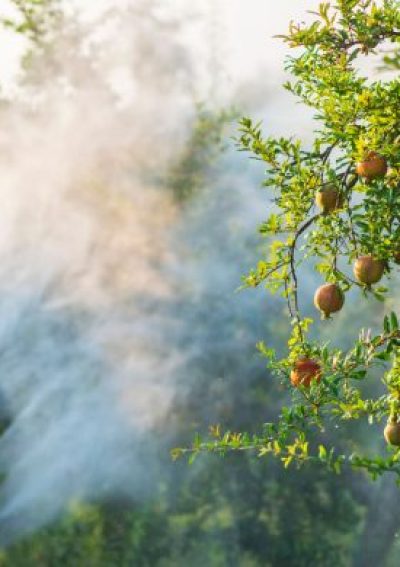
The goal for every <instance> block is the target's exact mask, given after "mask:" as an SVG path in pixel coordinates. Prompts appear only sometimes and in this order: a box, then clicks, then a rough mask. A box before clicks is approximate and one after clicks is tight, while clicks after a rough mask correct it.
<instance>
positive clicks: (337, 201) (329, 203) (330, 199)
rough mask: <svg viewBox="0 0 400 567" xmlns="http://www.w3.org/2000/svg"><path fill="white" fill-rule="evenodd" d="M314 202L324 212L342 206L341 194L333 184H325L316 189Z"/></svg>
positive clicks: (329, 211)
mask: <svg viewBox="0 0 400 567" xmlns="http://www.w3.org/2000/svg"><path fill="white" fill-rule="evenodd" d="M315 203H316V205H317V207H319V208H320V209H321V211H322V212H323V213H324V214H327V213H331V212H332V211H335V210H336V209H340V208H341V207H342V206H343V195H342V194H341V193H340V192H339V191H338V189H337V188H336V187H335V186H334V185H327V186H326V187H324V188H323V189H320V190H319V191H317V193H316V195H315Z"/></svg>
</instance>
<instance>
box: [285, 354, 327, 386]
mask: <svg viewBox="0 0 400 567" xmlns="http://www.w3.org/2000/svg"><path fill="white" fill-rule="evenodd" d="M312 380H316V381H317V382H319V381H320V380H321V366H320V364H319V363H318V362H317V361H316V360H312V359H311V358H300V359H299V360H297V361H296V362H295V364H294V368H293V369H292V371H291V373H290V381H291V383H292V385H293V386H295V387H296V388H297V387H299V386H300V385H301V386H305V387H306V388H309V386H310V384H311V381H312Z"/></svg>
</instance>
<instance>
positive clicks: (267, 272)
mask: <svg viewBox="0 0 400 567" xmlns="http://www.w3.org/2000/svg"><path fill="white" fill-rule="evenodd" d="M314 15H315V16H316V17H317V19H316V20H315V21H313V22H312V23H311V24H304V23H303V24H301V25H296V24H294V23H291V24H290V28H289V34H288V35H284V36H280V37H282V38H283V40H284V41H285V42H286V43H288V45H289V46H290V47H292V48H301V52H300V54H299V55H297V56H294V57H289V58H288V61H287V70H288V71H290V72H291V74H292V75H293V76H294V80H293V81H292V82H290V81H288V82H287V83H286V84H285V85H284V86H285V88H286V89H287V90H289V91H290V92H291V93H293V94H294V95H295V96H296V97H298V98H299V99H300V100H301V101H302V102H303V103H304V104H306V105H308V106H310V107H312V108H313V109H314V110H315V114H314V120H315V122H316V124H317V125H316V129H315V137H314V141H313V143H312V145H311V147H306V146H305V145H304V144H302V143H301V141H300V140H298V139H295V138H274V137H266V138H265V137H263V134H262V130H261V126H260V124H254V123H253V121H252V120H251V119H250V118H243V119H242V120H241V122H240V132H241V135H240V138H239V140H238V145H239V149H240V150H242V151H246V152H251V153H252V154H253V156H254V157H255V158H257V159H259V160H262V161H263V162H265V163H266V164H267V177H266V180H265V182H264V185H265V186H266V187H268V188H270V190H271V191H272V192H273V195H274V196H273V202H274V204H275V207H274V210H275V212H273V213H272V214H270V215H269V217H268V218H267V219H266V221H265V222H263V223H262V224H261V226H260V232H261V234H262V235H263V236H265V237H268V238H271V237H272V242H271V244H270V247H269V256H268V257H267V258H266V259H262V260H260V261H259V262H258V265H257V267H256V269H254V270H253V271H251V272H250V274H249V275H248V276H247V277H246V278H245V279H244V285H245V287H257V286H259V285H261V284H263V285H265V287H266V288H267V289H269V290H270V291H271V292H272V293H276V292H279V293H280V294H281V295H282V296H283V297H284V298H285V299H286V301H287V306H288V312H289V315H290V318H291V323H292V332H291V334H290V338H289V341H288V347H289V349H288V355H287V357H285V358H283V359H278V358H277V357H276V355H275V352H274V351H273V349H271V348H268V347H267V346H265V344H264V343H260V344H259V350H260V352H261V354H262V355H263V356H265V357H266V358H267V359H268V360H269V362H268V366H269V367H270V368H271V369H272V371H273V372H274V374H275V375H276V376H277V377H278V378H279V379H280V380H281V382H282V384H284V385H285V386H286V387H287V388H288V389H289V391H291V392H292V397H293V404H292V405H291V406H290V407H283V409H282V412H281V415H280V417H279V420H278V421H277V422H276V423H269V424H266V425H265V426H264V427H263V429H262V432H261V433H260V434H258V435H249V434H246V433H241V432H239V433H233V432H231V431H227V432H221V431H220V429H219V427H215V428H213V429H212V436H211V438H210V440H208V441H207V440H206V441H203V440H202V439H201V438H200V437H198V438H196V439H195V441H194V443H193V445H192V446H191V447H190V448H188V449H176V450H174V451H173V456H174V457H178V456H180V455H182V454H184V453H187V452H188V453H190V454H191V459H193V458H194V457H195V456H196V455H197V454H198V453H199V452H201V451H211V452H217V453H220V454H226V452H227V451H232V450H234V451H236V450H240V451H244V450H255V451H257V452H258V455H259V456H263V455H267V454H273V455H275V456H276V457H278V458H279V459H281V460H282V462H283V464H284V465H285V467H287V466H289V465H290V464H291V463H296V464H297V465H302V464H303V463H305V462H308V461H318V462H319V463H322V464H324V465H326V466H327V467H328V468H329V469H331V470H334V471H336V472H339V471H340V470H341V469H342V467H343V466H345V465H349V466H350V467H352V468H356V469H364V470H366V471H368V472H369V473H370V475H371V476H372V478H376V477H377V476H379V475H381V474H382V473H384V472H392V473H394V474H395V475H396V477H397V478H398V479H400V465H399V461H400V450H398V449H395V448H389V449H388V451H389V453H388V456H386V457H383V456H381V455H373V456H369V457H367V456H363V455H361V454H358V453H354V452H351V453H350V454H349V453H346V452H345V453H338V451H337V450H336V448H335V446H332V447H330V446H325V444H324V443H321V441H320V438H321V435H322V434H323V432H324V431H325V430H326V429H329V428H332V427H334V425H335V424H337V423H341V422H343V420H364V419H366V420H368V421H369V422H370V423H371V422H373V421H375V420H377V421H380V420H382V419H383V418H385V417H387V416H390V418H391V419H392V420H395V421H396V420H397V417H398V415H399V414H400V403H399V399H400V353H399V348H398V347H399V345H400V330H399V324H398V320H397V316H396V314H395V313H391V315H390V316H388V317H386V318H385V320H384V322H383V328H382V330H381V332H379V333H378V334H376V335H374V336H372V333H371V331H370V330H364V329H362V330H361V331H360V335H359V339H358V341H357V342H356V343H355V344H354V346H353V347H352V348H350V349H349V350H347V351H342V350H340V349H337V348H333V347H332V346H331V345H330V344H329V343H327V344H322V343H321V342H320V341H319V340H311V339H310V328H311V324H312V320H311V319H309V318H303V317H302V315H301V312H300V308H299V290H300V288H301V279H300V278H299V275H298V269H299V266H300V265H301V264H302V263H303V262H305V261H308V262H310V263H311V262H312V263H313V265H314V269H315V270H316V272H317V273H319V274H320V275H321V276H322V278H323V279H324V280H325V281H327V282H335V283H337V284H339V285H340V286H341V289H342V290H343V291H344V292H345V293H347V292H349V290H350V289H351V288H358V289H359V290H360V291H361V292H362V293H363V294H364V295H365V296H366V297H370V296H372V297H375V298H376V299H378V300H384V299H385V297H386V295H387V293H388V289H387V288H386V287H384V286H375V287H372V286H371V285H370V284H365V283H363V282H362V278H361V279H360V277H358V276H357V274H355V276H356V277H355V278H354V277H353V276H350V275H349V269H350V268H349V264H351V263H354V262H355V261H356V260H357V259H358V258H360V257H362V256H363V255H370V256H372V257H373V258H376V259H379V261H380V262H382V263H383V265H384V268H385V272H386V273H387V275H388V277H390V275H391V274H392V272H393V270H394V268H395V266H396V262H398V253H399V250H400V191H399V188H400V153H399V140H400V137H399V100H400V82H399V80H398V79H397V78H396V79H393V80H389V81H387V82H383V81H381V80H372V79H370V78H368V77H366V76H363V75H362V74H361V73H360V71H359V70H358V69H357V66H356V62H357V60H358V58H360V57H361V56H366V55H368V54H371V53H372V54H374V53H375V51H376V48H377V47H378V46H379V45H380V44H381V43H382V42H384V41H391V42H398V41H399V38H400V10H399V3H398V1H396V0H385V1H384V2H383V3H382V4H379V5H378V4H377V3H375V2H372V0H340V1H339V2H338V3H337V5H336V6H331V5H330V4H329V3H322V4H320V6H319V11H318V13H314ZM370 152H376V154H378V155H379V156H380V158H381V157H383V158H384V160H385V161H384V165H386V164H385V162H386V163H388V164H389V166H390V167H389V170H388V171H387V173H386V175H383V174H381V175H376V176H373V175H371V176H366V175H364V174H363V173H362V167H361V168H360V165H358V164H361V166H363V165H364V162H365V161H366V160H368V156H369V155H370ZM327 186H334V187H336V189H337V191H338V193H339V194H340V196H341V204H340V206H339V207H338V208H337V209H336V210H333V211H329V212H328V213H327V212H323V211H320V212H315V211H314V210H313V209H314V205H315V196H316V192H317V191H318V190H321V189H323V188H324V187H327ZM356 271H357V270H356ZM301 358H306V359H307V358H311V359H313V360H316V361H318V363H319V364H320V366H321V369H322V380H321V381H320V382H318V381H317V380H315V381H313V382H312V386H311V388H306V387H304V386H300V387H297V388H296V387H294V386H293V385H292V384H291V382H290V378H289V377H290V372H291V369H292V368H293V366H294V364H295V362H296V361H297V360H299V359H301ZM375 366H378V367H379V368H380V369H381V371H382V372H383V382H384V384H385V386H386V392H385V393H384V394H383V395H382V396H379V397H377V398H375V397H374V398H368V397H364V390H365V387H364V384H365V383H366V382H367V381H368V378H369V377H370V376H371V370H372V369H373V367H375Z"/></svg>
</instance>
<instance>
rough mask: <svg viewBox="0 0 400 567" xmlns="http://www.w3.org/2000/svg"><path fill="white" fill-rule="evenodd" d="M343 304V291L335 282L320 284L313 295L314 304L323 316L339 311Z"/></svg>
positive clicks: (326, 316)
mask: <svg viewBox="0 0 400 567" xmlns="http://www.w3.org/2000/svg"><path fill="white" fill-rule="evenodd" d="M343 304H344V293H343V291H342V290H341V289H340V287H339V286H338V285H337V284H334V283H328V284H324V285H321V286H320V287H319V288H318V289H317V291H316V292H315V295H314V305H315V307H316V308H317V309H319V311H321V313H322V314H323V316H324V317H325V318H328V317H329V316H330V315H331V314H332V313H336V312H337V311H340V310H341V308H342V307H343Z"/></svg>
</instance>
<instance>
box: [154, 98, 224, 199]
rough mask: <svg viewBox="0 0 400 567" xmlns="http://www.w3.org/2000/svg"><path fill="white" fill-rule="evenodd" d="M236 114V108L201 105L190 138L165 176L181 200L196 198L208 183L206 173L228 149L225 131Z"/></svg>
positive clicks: (167, 184)
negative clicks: (225, 108) (218, 109)
mask: <svg viewBox="0 0 400 567" xmlns="http://www.w3.org/2000/svg"><path fill="white" fill-rule="evenodd" d="M234 116H235V113H234V111H233V110H231V111H225V110H221V111H219V112H218V111H211V110H209V109H207V108H206V107H205V106H204V104H198V105H197V108H196V116H195V120H194V122H193V125H192V128H191V130H190V136H189V139H188V140H187V142H186V144H185V145H184V148H183V150H182V152H181V153H179V154H178V155H177V157H176V158H175V160H174V161H173V163H172V164H171V165H170V167H169V171H168V175H167V176H166V178H165V179H163V182H164V183H165V184H166V186H167V187H168V188H169V189H172V191H173V193H174V195H175V197H176V199H177V200H178V201H185V200H186V199H188V198H189V197H193V196H194V195H195V194H196V193H197V192H198V191H200V190H201V189H202V187H203V186H204V183H205V175H206V172H208V171H209V168H210V166H211V165H212V164H213V163H214V162H215V161H216V160H217V158H218V157H219V156H220V154H221V152H222V151H223V150H224V149H225V144H224V143H223V139H224V131H225V128H226V126H227V124H228V123H229V122H230V121H231V120H232V119H233V117H234Z"/></svg>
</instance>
